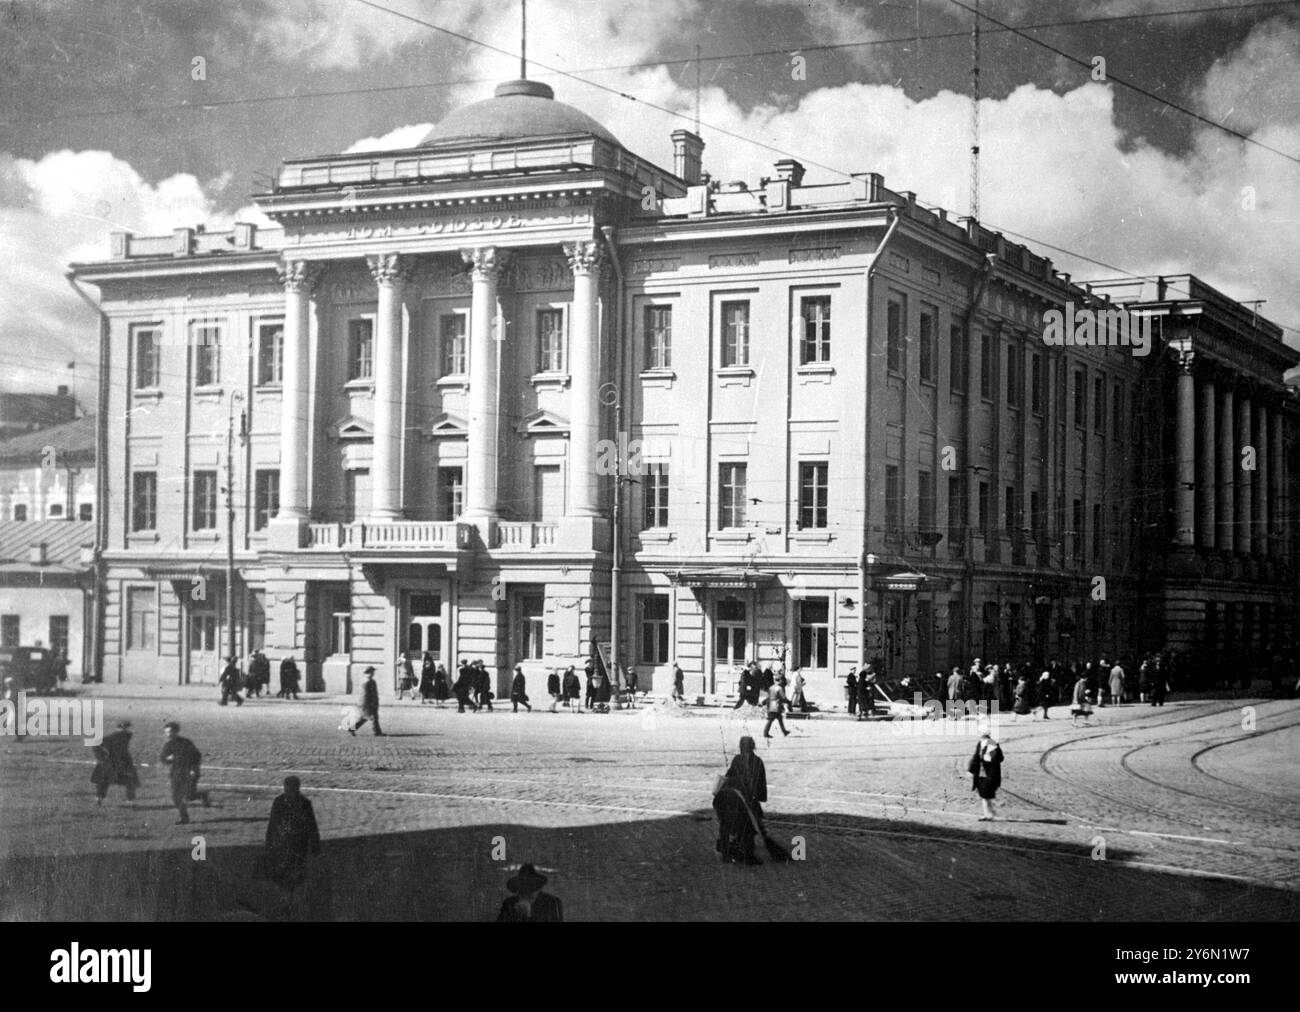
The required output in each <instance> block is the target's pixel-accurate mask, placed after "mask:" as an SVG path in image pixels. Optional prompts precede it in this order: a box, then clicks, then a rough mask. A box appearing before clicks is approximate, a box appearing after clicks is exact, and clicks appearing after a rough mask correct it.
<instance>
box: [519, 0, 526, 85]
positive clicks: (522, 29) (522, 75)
mask: <svg viewBox="0 0 1300 1012" xmlns="http://www.w3.org/2000/svg"><path fill="white" fill-rule="evenodd" d="M527 78H528V0H519V79H520V80H521V81H522V80H527Z"/></svg>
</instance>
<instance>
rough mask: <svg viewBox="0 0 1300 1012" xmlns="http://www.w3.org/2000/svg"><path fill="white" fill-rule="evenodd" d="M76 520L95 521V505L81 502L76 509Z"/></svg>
mask: <svg viewBox="0 0 1300 1012" xmlns="http://www.w3.org/2000/svg"><path fill="white" fill-rule="evenodd" d="M77 519H78V520H93V519H95V505H94V503H88V502H83V503H82V504H81V505H80V506H78V507H77Z"/></svg>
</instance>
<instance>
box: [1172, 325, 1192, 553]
mask: <svg viewBox="0 0 1300 1012" xmlns="http://www.w3.org/2000/svg"><path fill="white" fill-rule="evenodd" d="M1192 360H1193V353H1192V352H1191V351H1190V350H1188V351H1184V352H1182V353H1181V354H1180V355H1179V358H1178V365H1179V373H1178V418H1177V430H1178V444H1177V445H1178V473H1177V479H1176V483H1175V486H1174V523H1175V525H1174V541H1175V542H1176V543H1177V544H1180V545H1191V544H1194V543H1195V540H1196V538H1195V525H1196V377H1194V376H1193V375H1192Z"/></svg>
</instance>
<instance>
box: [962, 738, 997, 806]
mask: <svg viewBox="0 0 1300 1012" xmlns="http://www.w3.org/2000/svg"><path fill="white" fill-rule="evenodd" d="M967 770H968V771H969V772H970V774H971V790H973V791H977V792H978V793H979V796H980V805H981V806H982V807H983V809H984V814H983V815H981V816H980V822H992V821H993V820H994V819H995V818H997V814H996V812H995V811H994V808H993V800H994V799H995V798H996V797H997V796H998V788H999V787H1001V786H1002V747H1001V746H1000V745H998V743H997V742H996V741H994V740H993V735H991V734H990V733H989V732H988V731H985V732H984V733H983V734H981V735H980V740H979V742H978V744H976V746H975V754H974V755H973V756H971V760H970V765H969V766H968V767H967Z"/></svg>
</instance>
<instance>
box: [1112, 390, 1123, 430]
mask: <svg viewBox="0 0 1300 1012" xmlns="http://www.w3.org/2000/svg"><path fill="white" fill-rule="evenodd" d="M1123 414H1124V384H1123V383H1119V382H1116V384H1115V386H1114V387H1113V388H1112V389H1111V394H1110V434H1111V438H1113V439H1119V438H1120V427H1121V424H1122V422H1123V417H1122V415H1123Z"/></svg>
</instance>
